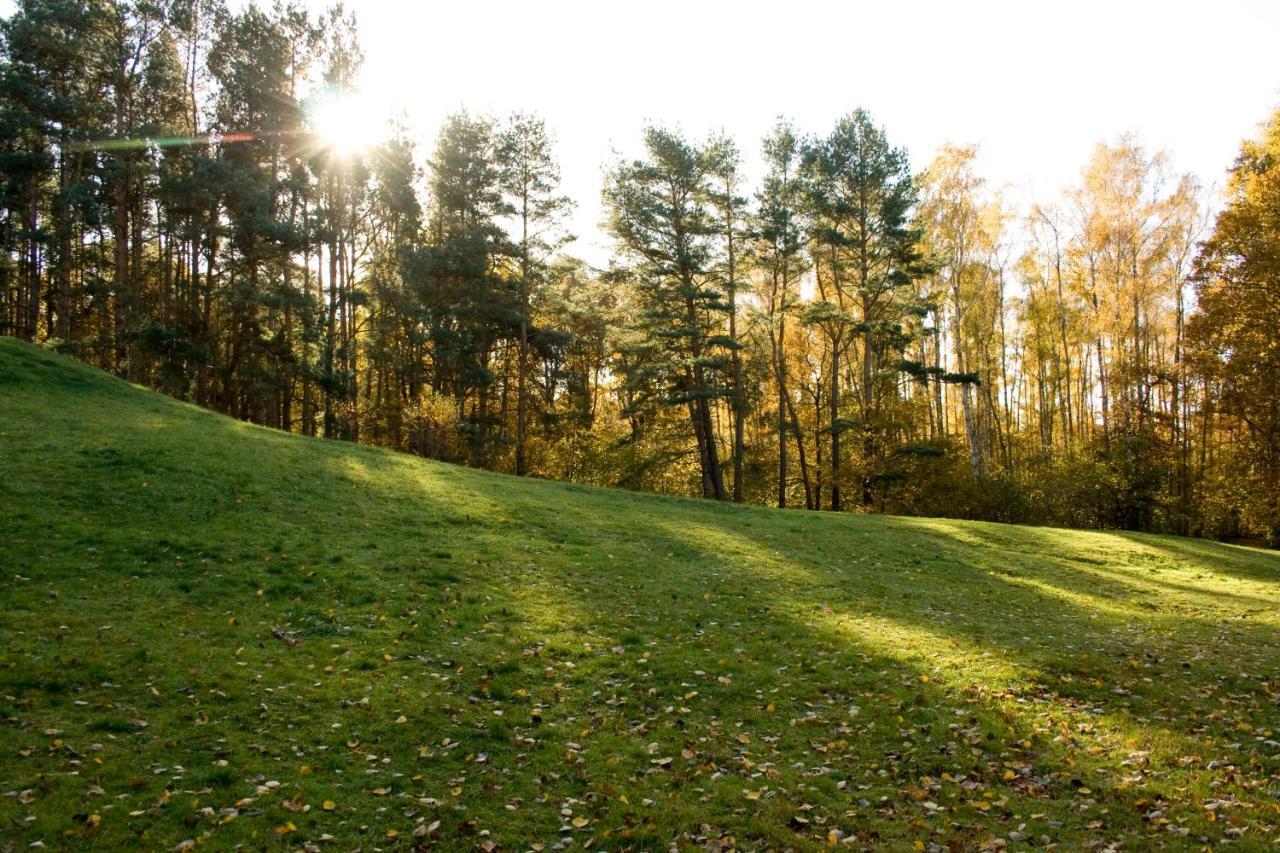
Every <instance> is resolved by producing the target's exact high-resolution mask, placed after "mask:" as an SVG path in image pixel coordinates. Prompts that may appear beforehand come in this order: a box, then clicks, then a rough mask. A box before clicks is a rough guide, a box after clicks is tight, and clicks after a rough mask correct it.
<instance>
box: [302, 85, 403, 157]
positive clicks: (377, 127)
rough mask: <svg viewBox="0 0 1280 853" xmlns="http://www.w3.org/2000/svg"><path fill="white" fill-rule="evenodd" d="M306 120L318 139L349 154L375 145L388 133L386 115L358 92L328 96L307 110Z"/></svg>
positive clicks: (337, 152)
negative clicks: (383, 115)
mask: <svg viewBox="0 0 1280 853" xmlns="http://www.w3.org/2000/svg"><path fill="white" fill-rule="evenodd" d="M307 123H308V124H309V125H310V127H311V130H312V132H313V133H315V135H316V138H317V142H318V143H319V144H320V145H321V146H322V147H325V148H328V149H329V150H330V151H332V152H333V153H334V154H336V155H338V156H342V157H350V156H352V155H354V154H359V153H360V152H361V151H364V150H365V149H367V148H369V147H371V146H373V145H376V144H377V143H378V142H379V141H381V139H382V137H383V135H384V134H385V124H386V122H385V121H384V120H383V117H382V116H381V115H379V114H378V111H377V110H376V109H375V108H374V105H373V104H372V102H371V101H370V100H369V99H367V98H362V97H360V96H358V95H355V94H340V95H327V96H325V97H323V98H321V99H319V100H317V101H316V102H315V103H314V104H313V105H312V106H311V108H310V109H309V110H308V115H307Z"/></svg>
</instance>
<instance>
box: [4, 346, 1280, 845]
mask: <svg viewBox="0 0 1280 853" xmlns="http://www.w3.org/2000/svg"><path fill="white" fill-rule="evenodd" d="M0 470H2V471H3V476H2V477H0V508H2V515H0V525H2V527H0V530H2V531H3V535H2V537H0V590H3V593H2V594H3V611H2V612H0V794H3V796H0V843H3V845H0V846H5V849H8V847H7V843H8V842H12V843H13V844H14V845H20V846H23V847H25V846H27V845H28V844H31V843H33V842H43V843H44V845H46V846H48V847H55V848H56V847H76V848H79V847H83V846H89V845H93V846H101V847H109V846H122V845H123V846H126V847H133V848H137V847H142V848H147V849H156V848H173V847H175V846H178V845H180V844H182V843H183V842H184V841H187V840H190V841H193V842H195V843H197V844H200V845H208V846H210V847H211V848H214V849H227V848H230V847H232V846H233V845H235V844H236V843H243V844H245V845H246V846H247V847H249V848H251V849H259V848H266V847H282V846H295V847H301V846H303V845H321V846H326V847H329V848H331V849H351V848H353V847H356V846H361V847H363V848H365V849H407V848H409V847H411V846H413V845H427V846H430V845H440V846H442V847H445V848H449V849H458V848H459V847H463V848H468V847H482V848H485V849H492V846H493V845H496V846H497V847H499V848H500V849H504V850H507V849H512V850H514V849H530V848H532V849H548V850H549V849H553V847H554V846H555V845H557V844H561V845H563V846H567V845H568V844H570V843H572V845H573V846H574V847H578V848H611V849H616V848H620V847H630V848H635V849H651V850H657V849H665V848H667V847H668V846H669V845H671V844H672V843H675V844H676V845H678V846H679V847H681V848H684V849H688V848H694V847H697V848H703V847H706V846H708V845H710V846H711V847H712V848H713V849H716V845H721V846H722V847H730V846H735V845H736V846H737V847H739V848H770V849H776V848H797V849H806V848H815V847H819V846H823V845H825V844H827V843H829V842H840V841H843V842H844V843H847V844H851V845H854V846H855V847H857V848H866V847H872V846H877V845H879V846H882V847H884V848H885V849H907V850H911V849H917V850H919V849H939V850H941V849H948V848H949V849H980V848H984V847H1000V846H1002V845H1003V844H1006V843H1007V844H1008V846H1009V847H1010V848H1011V849H1027V848H1030V847H1044V846H1046V845H1056V846H1058V847H1059V849H1081V848H1084V847H1085V846H1098V847H1103V846H1107V845H1114V846H1116V847H1118V848H1122V849H1138V850H1147V849H1157V848H1161V847H1168V848H1172V849H1183V848H1194V847H1199V846H1202V845H1204V844H1211V845H1213V846H1214V847H1220V846H1222V845H1223V844H1224V843H1226V842H1230V843H1231V844H1233V845H1234V846H1235V847H1237V848H1238V849H1257V848H1261V847H1266V846H1269V845H1271V844H1274V843H1276V841H1277V839H1280V807H1278V806H1277V795H1278V794H1280V744H1278V743H1277V740H1280V736H1278V735H1277V733H1276V732H1275V731H1273V727H1278V726H1280V711H1278V706H1277V700H1278V698H1280V673H1278V669H1280V617H1278V615H1277V608H1276V602H1277V596H1278V595H1280V558H1277V556H1276V555H1274V554H1271V553H1265V552H1261V551H1257V550H1251V549H1247V548H1239V547H1229V546H1224V545H1217V544H1211V543H1207V542H1200V541H1191V540H1185V539H1177V538H1166V537H1157V536H1140V535H1132V534H1120V533H1097V532H1079V531H1066V530H1050V529H1035V528H1020V527H1008V526H1000V525H993V524H974V523H963V522H957V521H943V520H931V519H905V518H886V517H870V516H838V517H837V516H830V515H818V514H808V513H802V512H786V513H783V512H777V511H772V510H767V509H756V508H743V507H733V506H719V505H714V504H711V503H708V502H701V501H691V500H680V499H672V498H663V497H654V496H647V495H639V494H630V493H626V492H621V491H605V490H598V489H590V488H582V487H576V486H571V485H562V484H555V483H546V482H534V481H523V480H518V479H514V478H511V477H505V476H500V475H496V474H489V473H485V472H479V471H471V470H466V469H462V468H457V467H451V466H447V465H441V464H435V463H432V462H427V461H423V460H420V459H415V458H413V457H410V456H404V455H397V454H394V453H387V452H382V451H379V450H374V449H369V448H363V447H356V446H351V445H349V444H340V443H334V442H325V441H320V440H314V439H306V438H300V437H295V436H288V435H284V434H281V433H278V432H273V431H269V430H266V429H261V428H257V427H253V426H248V425H246V424H242V423H238V422H236V421H233V420H230V419H227V418H223V417H219V416H217V415H214V414H210V413H207V412H204V411H200V410H198V409H196V408H194V407H192V406H187V405H182V404H179V403H176V402H173V401H171V400H168V399H166V398H163V397H161V396H159V395H156V394H153V393H150V392H147V391H144V390H141V389H138V388H135V387H132V386H130V385H127V384H126V383H124V382H121V381H118V380H115V379H111V378H108V377H106V376H104V375H102V374H101V373H98V372H96V371H94V370H92V369H90V368H88V367H85V366H82V365H78V364H75V363H73V362H71V361H68V360H66V359H63V358H60V357H57V356H54V355H51V354H48V353H46V352H43V351H40V350H37V349H35V348H33V347H30V346H27V345H23V344H19V343H16V342H14V341H11V340H7V339H0ZM326 842H332V843H328V844H327V843H326Z"/></svg>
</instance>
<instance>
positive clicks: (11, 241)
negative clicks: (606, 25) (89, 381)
mask: <svg viewBox="0 0 1280 853" xmlns="http://www.w3.org/2000/svg"><path fill="white" fill-rule="evenodd" d="M361 62H362V55H361V50H360V47H359V37H358V32H357V26H356V21H355V18H354V16H353V15H351V14H349V13H347V12H345V11H343V9H342V8H341V7H340V6H339V7H335V8H334V9H333V10H331V11H330V12H328V13H326V14H324V15H321V16H314V15H311V14H309V13H307V12H305V11H303V10H302V9H300V8H297V7H294V6H276V7H274V8H273V9H262V8H259V7H256V6H253V5H247V6H244V7H236V8H234V9H233V8H231V7H229V6H227V5H226V4H225V3H224V2H222V0H164V2H155V0H83V1H80V0H21V2H19V3H17V5H16V9H15V11H14V12H13V14H12V15H10V16H9V17H8V18H6V19H5V20H4V21H3V22H2V23H0V247H2V248H0V334H3V335H11V336H14V337H17V338H22V339H26V340H29V341H35V342H38V343H40V344H42V345H43V346H45V347H48V348H50V349H53V350H56V351H58V352H60V353H66V354H69V355H72V356H74V357H76V358H78V359H80V360H82V361H84V362H87V363H89V364H91V365H94V366H97V367H100V368H102V369H104V370H107V371H110V372H112V373H114V374H117V375H118V376H121V377H123V378H125V379H128V380H129V381H131V382H134V383H137V384H141V385H145V386H149V387H151V388H154V389H156V390H159V391H162V392H164V393H166V394H168V395H171V396H173V397H176V398H179V399H182V400H187V401H191V402H194V403H196V404H198V405H200V406H203V407H207V408H210V409H213V410H216V411H218V412H222V413H225V414H228V415H232V416H234V417H236V418H239V419H242V420H246V421H251V422H253V423H256V424H261V425H266V426H269V427H274V428H277V429H280V430H285V431H290V432H296V433H301V434H303V435H308V436H322V437H325V438H331V439H340V440H345V441H352V442H360V443H364V444H370V445H376V446H382V447H388V448H394V449H398V450H401V451H405V452H408V453H412V454H417V455H420V456H424V457H429V458H432V459H438V460H444V461H449V462H454V463H460V464H463V465H469V466H474V467H480V468H488V469H492V470H496V471H501V472H508V473H513V474H517V475H524V476H530V477H541V478H550V479H557V480H565V481H572V482H579V483H589V484H595V485H607V486H620V487H625V488H628V489H633V490H642V491H653V492H661V493H669V494H679V495H694V496H702V497H705V498H708V499H713V500H721V501H736V502H747V503H754V504H761V505H771V506H778V507H791V508H796V509H800V508H804V509H809V510H824V511H825V510H829V511H836V512H857V513H861V512H875V513H892V514H900V515H915V516H945V517H953V518H961V519H975V520H990V521H1003V522H1016V523H1029V524H1042V525H1054V526H1063V527H1080V528H1120V529H1127V530H1136V531H1150V532H1172V533H1180V534H1186V535H1193V536H1204V537H1212V538H1221V539H1228V540H1237V541H1252V542H1256V543H1267V544H1270V545H1273V546H1275V545H1280V220H1278V219H1277V215H1276V212H1277V210H1280V112H1275V113H1273V114H1272V115H1271V116H1270V118H1269V119H1268V118H1267V116H1266V110H1267V107H1268V105H1265V104H1260V105H1259V119H1260V120H1262V119H1266V122H1265V124H1263V125H1260V130H1259V133H1258V135H1257V138H1255V139H1251V140H1246V141H1243V142H1242V144H1241V148H1240V152H1239V156H1238V158H1237V159H1236V161H1235V162H1234V163H1233V164H1232V163H1224V164H1222V165H1223V169H1224V173H1227V177H1226V179H1225V193H1223V192H1222V191H1221V190H1220V191H1219V192H1217V193H1215V192H1213V191H1212V190H1211V189H1210V188H1208V187H1204V186H1201V185H1199V184H1198V183H1197V181H1196V180H1195V179H1193V178H1192V177H1191V176H1190V175H1187V174H1180V173H1178V172H1177V171H1176V170H1175V169H1174V168H1173V167H1172V166H1171V164H1170V163H1171V154H1168V153H1165V152H1160V151H1151V150H1147V149H1146V148H1145V147H1144V146H1143V145H1142V144H1140V143H1139V142H1138V141H1137V140H1136V139H1135V138H1133V137H1130V136H1125V135H1119V136H1116V137H1114V138H1112V139H1110V140H1106V141H1100V142H1099V143H1098V145H1097V147H1096V149H1095V150H1094V152H1093V154H1092V156H1091V157H1090V158H1089V159H1088V161H1087V162H1084V163H1082V164H1080V169H1079V176H1078V179H1077V180H1076V181H1075V182H1073V183H1072V184H1071V185H1069V186H1065V187H1063V188H1061V192H1060V193H1058V194H1057V195H1056V196H1055V197H1054V198H1052V199H1049V200H1046V201H1045V202H1043V203H1040V204H1034V205H1029V206H1028V205H1021V204H1014V203H1012V202H1010V201H1008V200H1007V198H1006V197H1005V194H1004V192H1003V191H1002V188H1000V187H996V186H993V185H992V184H991V183H989V182H988V181H987V180H985V179H984V177H983V175H982V173H981V170H980V168H979V162H980V160H979V151H978V149H977V148H976V147H974V146H971V145H966V144H952V145H947V146H944V147H942V148H941V149H940V150H939V151H937V152H936V154H935V156H933V159H932V160H931V161H929V162H928V164H927V166H926V167H925V168H923V169H922V170H914V169H913V168H912V166H911V161H910V160H909V157H908V152H907V151H906V150H904V148H903V147H901V146H899V145H897V144H895V142H894V136H893V129H892V128H888V127H884V126H882V125H881V124H880V123H878V122H877V120H876V118H875V117H874V116H873V115H870V114H869V113H868V112H866V111H864V110H861V109H857V108H851V109H850V110H848V111H847V112H846V114H845V115H844V117H843V118H840V119H839V120H838V121H836V122H835V123H834V125H833V126H831V127H825V128H823V127H813V128H809V127H803V128H802V127H798V126H795V125H794V124H793V123H791V122H789V121H788V120H786V119H779V120H778V121H777V123H776V125H775V127H774V129H773V130H772V131H771V132H770V133H769V135H768V136H767V137H766V138H765V139H762V140H757V139H750V140H744V139H734V138H732V137H730V136H728V135H725V134H718V135H714V136H712V137H710V138H704V139H693V138H690V137H689V136H688V135H687V134H685V133H683V132H682V131H681V130H680V129H678V128H676V127H671V126H662V125H661V124H654V125H652V126H650V127H649V128H648V129H647V130H646V131H645V133H644V136H643V139H642V140H640V142H642V144H643V148H642V152H643V153H642V155H641V156H639V157H636V158H625V157H620V156H615V157H613V158H612V159H610V155H609V152H605V151H602V152H600V155H601V160H602V162H604V163H605V164H606V166H605V170H604V182H603V186H602V187H601V193H602V198H603V200H604V208H605V211H606V218H605V221H604V222H603V223H601V225H602V227H603V228H604V230H605V231H606V233H607V234H608V235H609V236H610V238H611V239H612V243H613V246H614V251H613V256H612V259H611V260H610V262H609V263H607V264H606V265H603V266H593V265H591V264H589V263H586V262H585V261H583V260H581V259H579V258H576V257H575V252H574V235H572V234H570V233H569V229H568V226H567V220H568V216H569V212H570V211H571V209H572V207H573V200H572V199H570V198H569V197H568V196H567V195H565V193H564V192H563V190H562V188H561V186H560V172H559V166H558V162H557V155H556V144H555V140H556V129H555V128H550V127H547V126H546V124H545V122H544V121H543V120H541V119H540V118H539V117H538V116H537V115H536V114H532V113H521V114H515V115H510V116H489V115H483V114H478V113H473V112H466V111H459V112H457V113H455V114H454V115H452V116H451V117H450V118H449V119H448V120H447V121H446V122H445V123H444V124H443V126H442V127H440V129H439V132H438V135H437V136H436V137H435V139H434V140H418V139H415V138H413V135H412V134H411V133H409V132H408V131H407V130H406V128H405V127H404V126H403V125H401V124H397V123H395V122H392V123H391V124H390V125H389V127H388V129H387V132H386V133H385V134H382V135H381V138H377V139H372V140H364V139H362V138H359V135H358V134H357V133H356V132H355V131H356V130H361V129H359V128H352V127H350V126H348V125H349V123H348V122H346V121H344V119H347V118H349V117H350V114H349V113H344V109H346V107H347V105H349V103H350V101H351V99H353V98H358V93H357V92H356V91H355V83H356V80H357V76H358V72H359V69H360V66H361ZM853 106H855V105H851V107H853ZM1117 130H1118V131H1119V130H1123V129H1122V128H1118V129H1117ZM755 150H759V151H760V152H761V155H762V158H763V163H764V166H765V171H764V174H763V175H762V176H761V177H759V179H752V178H749V176H748V174H747V171H748V170H747V169H746V168H745V167H744V161H745V153H746V152H751V151H755ZM1228 169H1229V172H1227V170H1228ZM1219 195H1221V197H1219Z"/></svg>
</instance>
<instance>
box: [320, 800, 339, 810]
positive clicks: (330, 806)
mask: <svg viewBox="0 0 1280 853" xmlns="http://www.w3.org/2000/svg"><path fill="white" fill-rule="evenodd" d="M337 807H338V804H337V803H335V802H334V801H333V800H325V801H324V803H323V805H321V806H320V808H322V809H324V810H325V811H327V812H331V811H333V810H334V809H336V808H337Z"/></svg>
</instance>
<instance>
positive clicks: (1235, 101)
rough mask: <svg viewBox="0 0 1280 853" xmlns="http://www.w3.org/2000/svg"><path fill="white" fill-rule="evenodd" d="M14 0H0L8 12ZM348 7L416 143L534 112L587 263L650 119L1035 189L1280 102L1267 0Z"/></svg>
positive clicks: (1222, 127)
mask: <svg viewBox="0 0 1280 853" xmlns="http://www.w3.org/2000/svg"><path fill="white" fill-rule="evenodd" d="M245 2H249V0H233V3H234V4H235V5H237V6H239V5H243V4H244V3H245ZM260 2H265V0H260ZM304 2H306V4H307V5H309V6H310V7H311V8H313V9H314V10H316V11H317V12H318V11H320V10H322V9H323V8H324V7H326V6H328V5H329V4H330V0H304ZM12 5H13V4H12V0H0V12H3V13H8V12H9V11H10V10H11V9H12ZM347 6H348V8H350V9H353V10H354V11H355V13H356V16H357V19H358V22H359V27H360V34H361V38H360V41H361V44H362V47H363V49H364V52H365V55H366V62H365V70H364V75H363V80H362V84H363V89H364V93H363V96H362V97H363V99H364V102H365V103H366V105H367V106H368V107H369V108H370V109H372V110H373V111H375V112H392V111H394V112H397V113H400V112H403V114H404V116H405V117H406V118H407V120H408V123H409V126H410V128H411V130H412V131H413V132H414V134H415V136H417V137H418V138H419V142H420V153H422V154H423V155H424V156H425V154H426V153H427V152H428V151H429V149H430V147H431V143H432V138H433V136H434V133H435V129H436V127H437V126H438V124H439V122H440V119H441V118H442V117H443V116H444V115H446V114H447V113H449V112H450V111H452V110H454V109H457V108H459V107H461V106H466V107H467V108H468V109H470V110H471V111H473V112H488V113H492V114H495V115H499V116H500V115H504V114H506V113H509V112H511V111H513V110H527V111H533V112H537V113H539V114H540V115H542V116H543V117H544V118H545V119H546V121H547V124H548V126H549V127H550V128H551V130H552V131H553V132H554V134H555V135H556V138H557V144H558V151H559V157H560V161H561V164H562V171H563V179H564V183H563V186H564V190H565V191H566V192H567V193H568V194H569V195H570V196H572V197H573V198H574V199H575V200H576V201H577V203H578V210H577V212H576V213H575V215H574V217H573V220H572V222H571V228H572V230H573V231H574V232H575V233H576V234H577V235H578V236H579V240H578V242H577V244H576V245H575V246H574V247H573V248H572V251H574V252H575V253H577V254H578V255H580V256H582V257H584V258H585V259H587V260H588V261H591V262H593V263H603V262H604V260H605V259H606V258H607V256H608V241H607V239H606V238H605V237H604V236H603V235H602V234H601V233H600V231H599V228H598V223H599V221H600V219H601V211H600V184H601V175H602V166H603V165H604V164H605V163H607V162H609V161H611V160H612V156H613V155H612V152H614V151H617V152H620V153H622V154H624V155H629V156H634V155H636V154H638V153H639V148H640V133H641V130H642V128H643V127H644V126H645V124H646V123H648V122H656V123H663V124H668V125H672V126H676V127H679V128H681V129H682V130H684V131H685V132H686V133H687V134H688V135H689V136H690V137H691V138H694V139H699V138H702V137H704V136H706V135H707V134H708V133H710V132H712V131H715V130H720V129H723V130H726V131H728V132H729V133H730V134H731V135H733V136H734V137H735V138H736V139H737V140H738V143H739V145H740V146H741V147H742V149H743V151H744V153H745V154H746V156H747V163H746V165H747V171H748V176H749V177H750V178H751V179H752V180H753V181H754V178H755V177H756V176H757V174H758V168H757V161H758V151H759V140H760V138H761V137H762V136H763V134H764V133H765V132H766V131H767V130H768V129H769V127H770V126H771V125H772V124H773V122H774V119H775V117H777V116H778V115H784V114H785V115H787V116H789V117H791V118H792V119H793V120H794V122H795V124H796V125H797V127H798V128H799V129H800V130H801V131H804V132H810V133H826V132H827V131H828V130H829V129H830V127H831V126H832V124H833V123H834V122H835V120H836V119H837V118H838V117H839V116H840V115H842V114H844V113H847V112H848V111H850V110H852V109H853V108H855V107H858V106H863V107H866V108H867V109H868V110H870V112H871V114H872V116H873V117H874V118H875V119H876V121H878V122H879V123H881V124H883V125H884V126H885V127H886V129H887V131H888V134H889V138H890V140H891V141H892V142H894V144H897V145H903V146H905V147H906V148H907V149H908V151H909V153H910V155H911V159H912V162H913V164H914V166H915V167H916V168H922V167H923V166H924V165H926V164H927V163H928V161H929V159H930V158H931V157H932V156H933V153H934V151H935V150H936V149H937V147H938V146H939V145H940V144H942V143H943V142H947V141H952V142H958V143H976V144H978V145H980V146H981V152H982V160H981V168H982V170H983V173H984V174H985V176H986V177H987V178H988V180H989V181H990V182H991V183H992V184H993V185H994V186H1006V187H1008V189H1009V191H1010V194H1011V195H1012V196H1013V197H1014V198H1015V199H1024V200H1025V199H1027V198H1031V197H1034V198H1036V199H1038V200H1049V199H1051V198H1053V197H1054V196H1055V195H1056V193H1057V192H1058V191H1059V190H1060V189H1061V188H1062V187H1064V186H1065V185H1067V184H1069V183H1071V182H1072V181H1073V180H1074V179H1075V177H1076V176H1077V175H1078V173H1079V171H1080V169H1081V167H1082V166H1083V165H1084V163H1085V161H1086V159H1087V158H1088V156H1089V154H1090V151H1091V149H1092V148H1093V146H1094V144H1095V143H1097V142H1098V141H1100V140H1110V139H1114V138H1115V137H1116V136H1117V135H1119V134H1121V133H1125V132H1132V133H1134V134H1135V135H1136V136H1137V137H1138V139H1139V141H1141V142H1142V143H1143V144H1145V145H1146V146H1147V147H1148V148H1150V149H1164V150H1166V151H1168V152H1169V153H1170V155H1171V156H1172V158H1173V165H1174V167H1175V168H1177V169H1179V170H1181V171H1189V172H1192V173H1193V174H1195V175H1196V176H1197V177H1199V178H1200V180H1201V182H1202V183H1203V184H1204V185H1206V186H1210V185H1217V186H1221V184H1222V182H1223V176H1224V173H1225V171H1226V169H1227V167H1228V166H1229V165H1230V163H1231V161H1232V159H1233V158H1234V157H1235V154H1236V151H1237V149H1238V147H1239V143H1240V140H1241V139H1243V138H1245V137H1248V136H1253V135H1255V134H1256V132H1257V130H1258V126H1259V123H1260V122H1261V121H1263V120H1264V119H1265V118H1266V117H1267V116H1268V115H1269V114H1270V112H1271V111H1272V110H1273V109H1274V108H1275V106H1276V105H1277V104H1278V103H1280V52H1278V51H1277V40H1276V37H1277V34H1278V33H1280V2H1277V0H1201V2H1186V0H1169V2H1138V0H1106V2H1097V0H1077V1H1076V2H1059V3H1054V4H1050V3H1049V2H1046V0H1023V2H996V0H989V2H976V0H975V2H947V0H937V2H926V1H925V0H917V1H916V2H904V1H903V0H875V2H855V0H842V1H841V2H837V0H831V2H828V3H822V2H815V0H771V2H761V3H752V2H750V0H740V2H731V1H730V2H724V1H723V0H715V2H712V0H627V2H613V0H596V2H580V3H572V2H552V0H523V2H521V0H488V2H481V1H480V0H470V2H467V0H460V1H459V2H427V1H426V0H404V1H403V2H397V0H348V2H347Z"/></svg>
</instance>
